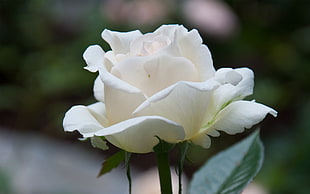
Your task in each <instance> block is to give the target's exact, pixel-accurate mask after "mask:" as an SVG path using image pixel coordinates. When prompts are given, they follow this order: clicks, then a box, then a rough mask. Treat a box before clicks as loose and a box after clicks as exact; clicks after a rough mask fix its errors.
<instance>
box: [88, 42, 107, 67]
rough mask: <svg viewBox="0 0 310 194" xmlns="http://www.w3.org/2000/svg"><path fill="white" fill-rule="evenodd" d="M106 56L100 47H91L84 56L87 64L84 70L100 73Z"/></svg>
mask: <svg viewBox="0 0 310 194" xmlns="http://www.w3.org/2000/svg"><path fill="white" fill-rule="evenodd" d="M104 54H105V52H104V51H103V50H102V48H101V47H100V46H99V45H92V46H89V47H88V48H87V49H86V50H85V52H84V54H83V58H84V60H85V62H86V63H87V66H86V67H84V68H85V69H87V70H88V71H90V72H96V71H98V69H99V68H100V67H102V66H103V60H104Z"/></svg>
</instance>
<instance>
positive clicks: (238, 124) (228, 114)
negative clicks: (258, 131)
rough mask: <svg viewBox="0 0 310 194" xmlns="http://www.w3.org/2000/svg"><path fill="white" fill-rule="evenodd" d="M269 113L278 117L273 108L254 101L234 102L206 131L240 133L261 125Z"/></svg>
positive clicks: (220, 113)
mask: <svg viewBox="0 0 310 194" xmlns="http://www.w3.org/2000/svg"><path fill="white" fill-rule="evenodd" d="M268 113H269V114H271V115H273V116H274V117H276V116H277V112H276V111H275V110H273V109H272V108H270V107H268V106H265V105H263V104H259V103H256V102H254V101H243V100H240V101H236V102H232V103H231V104H229V105H228V106H227V107H225V108H224V109H223V110H222V111H221V112H219V114H218V115H217V116H216V117H215V119H214V121H212V122H211V125H210V126H209V127H208V128H207V129H206V130H207V131H211V130H214V129H215V130H221V131H225V132H226V133H228V134H236V133H240V132H243V131H244V129H245V128H247V129H248V128H251V127H252V126H253V125H255V124H257V123H259V122H260V121H261V120H263V119H264V118H265V116H266V115H267V114H268ZM207 133H208V132H207Z"/></svg>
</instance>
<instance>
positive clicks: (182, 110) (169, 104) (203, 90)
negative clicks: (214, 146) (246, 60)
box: [134, 81, 217, 139]
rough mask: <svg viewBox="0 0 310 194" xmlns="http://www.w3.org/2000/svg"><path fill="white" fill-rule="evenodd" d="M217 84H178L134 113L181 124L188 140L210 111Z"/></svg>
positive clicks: (196, 131)
mask: <svg viewBox="0 0 310 194" xmlns="http://www.w3.org/2000/svg"><path fill="white" fill-rule="evenodd" d="M216 87H217V83H216V82H212V81H210V82H178V83H176V84H175V85H172V86H170V87H169V88H166V89H165V90H162V91H160V92H159V93H157V94H155V95H154V96H152V97H150V98H149V99H147V100H146V101H145V102H144V103H143V104H141V105H140V106H139V107H138V108H137V109H136V110H135V112H134V115H136V116H142V115H159V116H162V117H165V118H167V119H169V120H172V121H174V122H177V123H179V124H181V125H182V126H183V127H184V129H185V133H186V139H190V138H192V137H193V136H195V135H196V134H197V133H198V132H199V131H200V128H201V125H202V121H203V119H204V116H205V114H206V111H207V110H208V105H209V102H210V101H209V100H210V98H211V96H212V91H213V90H214V89H215V88H216Z"/></svg>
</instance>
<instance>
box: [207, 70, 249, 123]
mask: <svg viewBox="0 0 310 194" xmlns="http://www.w3.org/2000/svg"><path fill="white" fill-rule="evenodd" d="M211 79H213V80H216V81H218V82H219V83H220V84H221V86H220V87H218V88H217V89H216V90H215V91H214V95H213V98H212V102H213V103H212V104H211V106H210V107H209V110H208V112H207V115H206V117H205V122H208V121H210V119H212V118H213V117H214V115H215V114H217V113H218V112H219V111H220V110H221V109H223V108H224V107H225V106H227V105H228V104H229V103H231V102H233V101H236V100H241V99H243V98H244V97H246V96H248V95H250V94H252V92H253V86H254V74H253V71H252V70H250V69H248V68H239V69H231V68H221V69H219V70H218V71H217V72H216V73H215V76H214V77H213V78H211Z"/></svg>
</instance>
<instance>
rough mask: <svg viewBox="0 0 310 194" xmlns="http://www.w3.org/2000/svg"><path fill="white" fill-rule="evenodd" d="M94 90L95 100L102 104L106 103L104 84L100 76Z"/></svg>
mask: <svg viewBox="0 0 310 194" xmlns="http://www.w3.org/2000/svg"><path fill="white" fill-rule="evenodd" d="M93 90H94V96H95V98H96V99H97V100H98V101H100V102H104V84H103V82H102V81H101V78H100V76H97V78H96V79H95V83H94V89H93Z"/></svg>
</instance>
